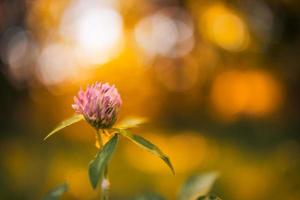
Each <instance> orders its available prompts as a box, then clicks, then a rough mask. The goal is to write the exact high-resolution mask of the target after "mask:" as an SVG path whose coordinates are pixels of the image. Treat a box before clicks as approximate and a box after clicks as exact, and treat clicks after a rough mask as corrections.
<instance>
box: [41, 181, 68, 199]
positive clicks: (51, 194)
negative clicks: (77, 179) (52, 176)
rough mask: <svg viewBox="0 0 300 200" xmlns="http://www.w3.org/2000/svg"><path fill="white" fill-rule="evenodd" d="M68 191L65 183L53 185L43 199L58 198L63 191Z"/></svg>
mask: <svg viewBox="0 0 300 200" xmlns="http://www.w3.org/2000/svg"><path fill="white" fill-rule="evenodd" d="M67 191H68V185H67V184H66V183H64V184H61V185H59V186H57V187H55V188H54V189H53V190H51V191H49V192H48V193H47V194H46V196H45V198H44V200H58V199H59V198H60V197H61V196H62V195H63V194H64V193H65V192H67Z"/></svg>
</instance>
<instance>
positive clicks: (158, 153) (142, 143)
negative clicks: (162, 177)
mask: <svg viewBox="0 0 300 200" xmlns="http://www.w3.org/2000/svg"><path fill="white" fill-rule="evenodd" d="M119 133H120V134H121V135H123V136H124V137H126V138H128V139H129V140H131V141H132V142H133V143H135V144H137V145H138V146H140V147H142V148H143V149H146V150H147V151H149V152H150V153H152V154H154V155H156V156H158V157H160V158H161V159H162V160H163V161H164V162H165V163H166V164H167V165H168V167H169V168H170V169H171V171H172V173H173V174H175V171H174V168H173V166H172V163H171V161H170V159H169V157H168V156H167V155H166V154H164V153H163V152H162V151H161V150H160V149H159V148H158V147H157V146H155V145H154V144H152V143H151V142H149V141H148V140H146V139H144V138H143V137H141V136H139V135H134V134H132V133H130V132H129V131H128V130H124V129H119Z"/></svg>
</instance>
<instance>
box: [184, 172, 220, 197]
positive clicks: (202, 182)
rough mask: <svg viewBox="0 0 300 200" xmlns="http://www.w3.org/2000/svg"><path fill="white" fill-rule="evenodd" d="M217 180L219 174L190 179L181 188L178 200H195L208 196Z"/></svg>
mask: <svg viewBox="0 0 300 200" xmlns="http://www.w3.org/2000/svg"><path fill="white" fill-rule="evenodd" d="M217 178H218V173H217V172H209V173H205V174H200V175H196V176H192V177H190V178H189V179H188V180H187V181H186V182H185V183H184V184H183V186H182V187H181V190H180V192H179V195H178V200H195V199H197V198H198V197H200V196H205V195H207V193H208V192H209V191H210V190H211V188H212V186H213V184H214V182H215V180H216V179H217Z"/></svg>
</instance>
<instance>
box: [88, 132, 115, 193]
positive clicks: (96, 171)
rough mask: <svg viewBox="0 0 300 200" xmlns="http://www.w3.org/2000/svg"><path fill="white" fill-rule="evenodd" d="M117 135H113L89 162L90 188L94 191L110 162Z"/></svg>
mask: <svg viewBox="0 0 300 200" xmlns="http://www.w3.org/2000/svg"><path fill="white" fill-rule="evenodd" d="M117 142H118V134H115V135H114V136H113V137H112V138H111V139H110V140H109V141H108V142H107V143H106V144H105V145H104V147H103V149H102V150H99V152H98V153H97V155H96V158H95V159H94V160H92V161H91V162H90V165H89V178H90V182H91V185H92V187H93V188H94V189H95V188H96V187H97V184H98V182H99V180H100V178H101V177H102V175H103V172H104V170H105V167H106V166H107V164H108V162H109V161H110V159H111V157H112V154H113V152H114V150H115V148H116V146H117Z"/></svg>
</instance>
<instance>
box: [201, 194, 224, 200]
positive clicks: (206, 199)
mask: <svg viewBox="0 0 300 200" xmlns="http://www.w3.org/2000/svg"><path fill="white" fill-rule="evenodd" d="M197 200H222V199H220V198H219V197H217V196H214V195H209V196H201V197H198V198H197Z"/></svg>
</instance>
